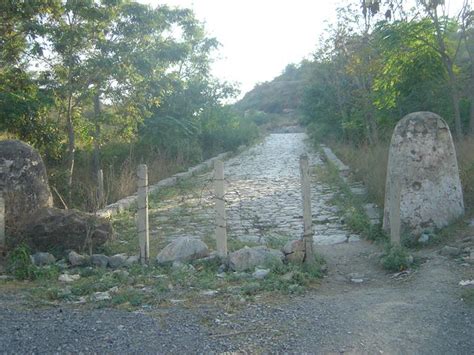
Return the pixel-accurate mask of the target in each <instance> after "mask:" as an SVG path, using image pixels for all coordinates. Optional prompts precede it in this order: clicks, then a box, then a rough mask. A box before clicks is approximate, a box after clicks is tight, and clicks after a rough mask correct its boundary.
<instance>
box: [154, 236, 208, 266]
mask: <svg viewBox="0 0 474 355" xmlns="http://www.w3.org/2000/svg"><path fill="white" fill-rule="evenodd" d="M207 256H209V249H208V247H207V245H206V244H204V242H203V241H201V240H200V239H197V238H190V237H181V238H178V239H176V240H174V241H172V242H171V243H170V244H168V245H167V246H166V247H164V248H163V250H162V251H161V252H160V253H159V254H158V256H157V257H156V261H157V262H158V264H166V263H172V262H173V261H181V262H183V261H191V260H196V259H201V258H205V257H207Z"/></svg>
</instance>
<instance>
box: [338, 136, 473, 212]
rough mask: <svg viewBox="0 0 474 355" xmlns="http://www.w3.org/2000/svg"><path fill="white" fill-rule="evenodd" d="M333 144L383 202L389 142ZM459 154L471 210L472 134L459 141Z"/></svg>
mask: <svg viewBox="0 0 474 355" xmlns="http://www.w3.org/2000/svg"><path fill="white" fill-rule="evenodd" d="M330 145H331V147H332V148H333V149H334V151H335V153H336V155H338V156H339V157H340V159H341V160H342V161H344V163H346V164H348V165H349V166H350V167H351V168H352V171H353V173H354V175H355V179H356V180H359V181H363V182H364V184H365V185H366V186H367V187H368V190H369V198H370V199H371V200H372V201H374V202H376V203H377V204H378V205H379V206H383V204H384V196H385V178H386V173H387V161H388V148H389V145H388V142H387V143H380V144H379V145H376V146H360V147H354V146H352V145H349V144H343V143H339V142H333V143H332V144H330ZM456 154H457V157H458V164H459V173H460V177H461V183H462V187H463V192H464V202H465V205H466V209H467V212H468V213H469V214H470V213H472V212H473V211H474V137H468V138H465V139H463V140H462V141H460V142H457V143H456Z"/></svg>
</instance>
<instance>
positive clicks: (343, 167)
mask: <svg viewBox="0 0 474 355" xmlns="http://www.w3.org/2000/svg"><path fill="white" fill-rule="evenodd" d="M321 148H322V149H323V152H324V155H326V158H327V160H329V161H330V162H331V163H333V164H334V165H335V166H336V168H337V170H339V173H341V174H342V176H344V177H347V176H348V175H349V172H350V168H349V167H348V166H347V165H346V164H344V163H343V162H342V161H341V160H340V159H339V158H338V157H337V156H336V154H334V152H333V151H332V150H331V148H329V147H327V146H325V145H324V144H321Z"/></svg>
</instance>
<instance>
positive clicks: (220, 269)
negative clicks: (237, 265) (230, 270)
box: [217, 264, 227, 274]
mask: <svg viewBox="0 0 474 355" xmlns="http://www.w3.org/2000/svg"><path fill="white" fill-rule="evenodd" d="M226 271H227V265H226V264H221V265H220V266H219V268H218V269H217V273H218V274H223V273H225V272H226Z"/></svg>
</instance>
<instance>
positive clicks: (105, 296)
mask: <svg viewBox="0 0 474 355" xmlns="http://www.w3.org/2000/svg"><path fill="white" fill-rule="evenodd" d="M91 299H92V300H93V301H96V302H98V301H108V300H110V299H112V296H110V293H109V291H105V292H94V293H93V294H92V297H91Z"/></svg>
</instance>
